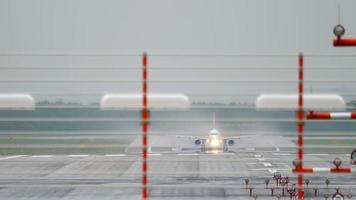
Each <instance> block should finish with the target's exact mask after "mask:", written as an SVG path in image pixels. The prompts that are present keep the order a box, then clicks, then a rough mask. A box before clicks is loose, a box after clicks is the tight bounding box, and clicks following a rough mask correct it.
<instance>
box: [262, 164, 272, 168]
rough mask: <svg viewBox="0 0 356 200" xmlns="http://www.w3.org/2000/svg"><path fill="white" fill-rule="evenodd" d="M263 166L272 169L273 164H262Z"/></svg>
mask: <svg viewBox="0 0 356 200" xmlns="http://www.w3.org/2000/svg"><path fill="white" fill-rule="evenodd" d="M262 164H263V166H265V167H272V164H271V163H262Z"/></svg>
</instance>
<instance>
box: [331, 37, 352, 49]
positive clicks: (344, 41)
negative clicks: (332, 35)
mask: <svg viewBox="0 0 356 200" xmlns="http://www.w3.org/2000/svg"><path fill="white" fill-rule="evenodd" d="M333 43H334V46H335V47H353V46H356V38H336V39H334V42H333Z"/></svg>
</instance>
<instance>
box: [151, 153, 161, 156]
mask: <svg viewBox="0 0 356 200" xmlns="http://www.w3.org/2000/svg"><path fill="white" fill-rule="evenodd" d="M161 155H162V154H160V153H150V154H148V156H161Z"/></svg>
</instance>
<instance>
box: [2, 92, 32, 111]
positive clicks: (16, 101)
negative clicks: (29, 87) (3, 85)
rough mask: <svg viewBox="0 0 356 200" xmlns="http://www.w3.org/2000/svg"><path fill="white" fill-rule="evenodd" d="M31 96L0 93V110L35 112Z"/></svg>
mask: <svg viewBox="0 0 356 200" xmlns="http://www.w3.org/2000/svg"><path fill="white" fill-rule="evenodd" d="M35 107H36V106H35V100H34V98H33V96H32V95H31V94H20V93H0V110H35Z"/></svg>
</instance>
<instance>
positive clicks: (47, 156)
mask: <svg viewBox="0 0 356 200" xmlns="http://www.w3.org/2000/svg"><path fill="white" fill-rule="evenodd" d="M31 157H32V158H51V157H53V156H52V155H34V156H31Z"/></svg>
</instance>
